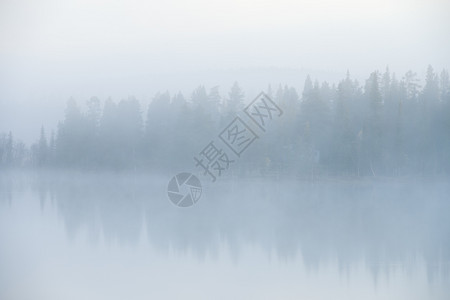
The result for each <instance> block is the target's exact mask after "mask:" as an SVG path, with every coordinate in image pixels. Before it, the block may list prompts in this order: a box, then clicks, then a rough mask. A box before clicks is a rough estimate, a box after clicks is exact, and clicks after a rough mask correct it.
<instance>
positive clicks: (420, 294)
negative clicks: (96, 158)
mask: <svg viewBox="0 0 450 300" xmlns="http://www.w3.org/2000/svg"><path fill="white" fill-rule="evenodd" d="M166 183H167V177H166V176H162V175H155V176H150V175H143V174H137V173H131V174H117V173H109V172H105V173H102V174H92V173H89V174H86V173H79V172H30V173H23V172H19V173H17V172H12V173H3V174H1V177H0V191H1V193H0V243H1V245H2V246H1V247H0V265H1V268H0V298H1V299H46V300H51V299H124V298H126V299H149V298H158V299H173V298H181V297H183V298H185V299H230V298H232V299H330V298H333V299H448V296H449V294H450V219H449V218H448V212H449V210H450V203H449V201H448V196H449V194H450V184H449V183H448V180H429V179H425V180H423V179H403V180H397V181H395V182H392V180H387V179H379V180H359V181H353V180H321V181H298V180H295V179H292V178H284V179H281V178H279V179H277V178H266V179H261V178H258V177H251V176H249V177H246V178H241V179H239V180H236V179H232V178H227V179H222V180H221V181H220V182H219V181H218V182H215V183H211V184H208V183H205V186H204V195H203V198H202V199H201V201H199V202H198V203H197V204H196V206H194V207H191V208H190V209H180V208H176V207H175V206H174V205H173V204H171V203H170V202H169V201H167V195H166V192H165V189H163V188H161V187H162V186H165V185H166Z"/></svg>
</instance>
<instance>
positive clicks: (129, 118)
mask: <svg viewBox="0 0 450 300" xmlns="http://www.w3.org/2000/svg"><path fill="white" fill-rule="evenodd" d="M420 82H421V80H420V78H418V76H417V74H416V73H414V72H412V71H408V72H407V73H406V74H405V75H404V76H402V77H401V78H398V76H396V74H395V73H391V72H390V71H389V69H386V71H385V72H383V73H380V72H378V71H376V72H373V73H371V74H370V76H369V77H368V78H367V80H366V81H365V82H364V83H363V84H361V83H359V82H358V81H357V80H353V79H352V78H351V76H350V74H349V72H347V76H346V77H345V78H344V79H342V80H341V81H340V82H339V83H338V84H337V85H336V84H333V85H330V84H328V83H327V82H322V83H320V82H319V81H317V80H315V81H313V80H312V79H311V78H310V77H309V76H308V77H307V78H306V80H305V82H304V85H303V91H298V90H297V89H295V88H294V87H289V86H286V85H285V86H282V85H279V86H278V87H276V88H275V87H272V86H270V85H269V86H268V88H267V90H266V91H265V93H266V94H267V95H268V96H269V97H271V99H273V100H274V101H275V102H276V103H277V104H278V105H279V106H280V107H281V108H282V110H283V111H284V115H283V116H282V118H280V120H279V121H278V122H276V124H275V127H276V129H274V130H272V132H269V133H268V134H266V135H264V136H263V137H262V138H261V139H259V140H258V144H257V146H255V147H253V148H252V150H251V154H249V155H248V156H246V157H245V159H242V160H240V161H239V164H235V165H233V169H234V171H237V172H240V174H247V173H249V172H253V173H255V170H256V173H257V174H256V175H264V174H266V173H265V172H269V173H271V174H273V172H276V174H278V175H294V176H301V177H310V176H313V177H317V176H319V177H321V176H344V177H360V176H409V175H413V174H415V175H421V176H422V175H448V174H450V80H449V73H448V71H446V70H442V71H441V72H437V71H435V70H433V68H432V67H431V66H429V67H428V70H427V73H426V78H424V84H422V85H421V84H420ZM220 92H221V90H219V87H213V88H210V89H207V88H205V87H204V86H199V87H197V88H196V89H195V90H194V91H193V92H192V94H191V95H188V96H187V95H183V94H182V93H177V94H174V95H171V94H170V93H169V92H161V93H158V94H156V95H155V96H154V98H153V100H152V102H151V103H150V105H149V106H148V108H144V107H141V105H140V101H139V99H136V98H135V97H129V98H128V99H123V100H120V101H115V100H112V99H110V98H109V99H105V100H104V101H103V100H100V99H98V98H97V97H92V98H90V99H88V100H87V101H86V100H80V99H77V100H78V101H77V100H75V99H73V98H71V99H69V100H68V101H67V107H66V110H65V115H64V116H62V118H61V121H60V122H59V123H58V126H57V128H56V129H47V128H43V127H42V128H40V136H39V138H38V139H37V140H36V142H35V143H34V144H32V145H30V146H27V145H25V144H24V143H23V142H21V141H20V139H18V138H16V137H15V136H14V133H13V132H9V133H2V134H1V135H0V167H1V168H2V169H7V168H56V169H59V168H68V169H83V170H140V171H158V172H161V171H164V170H172V169H175V170H176V169H178V168H180V167H189V166H191V165H193V163H192V157H193V156H194V155H195V154H196V153H198V152H199V151H200V150H201V148H202V146H203V144H205V142H206V141H207V140H205V138H206V139H213V138H214V137H215V136H216V135H217V133H218V132H219V131H220V129H221V128H224V127H225V126H226V125H227V123H229V122H230V121H231V120H232V119H233V118H234V117H235V116H236V115H238V113H239V112H240V111H241V110H242V109H243V108H244V106H245V104H246V103H247V102H249V101H251V100H252V99H247V97H246V94H245V90H244V88H243V87H241V86H240V85H239V84H238V83H237V82H235V83H234V85H233V86H232V87H231V89H230V90H229V91H228V92H226V93H224V94H221V93H220ZM24 109H26V108H24ZM36 135H37V136H38V135H39V129H38V128H37V129H36Z"/></svg>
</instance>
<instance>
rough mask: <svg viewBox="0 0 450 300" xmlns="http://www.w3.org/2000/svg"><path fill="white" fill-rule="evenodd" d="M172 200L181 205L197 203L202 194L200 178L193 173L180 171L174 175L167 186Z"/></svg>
mask: <svg viewBox="0 0 450 300" xmlns="http://www.w3.org/2000/svg"><path fill="white" fill-rule="evenodd" d="M167 194H168V196H169V199H170V201H172V203H173V204H175V205H176V206H179V207H189V206H192V205H194V204H195V203H197V201H198V200H199V199H200V197H201V195H202V185H201V183H200V180H199V179H198V178H197V177H196V176H195V175H193V174H191V173H186V172H184V173H179V174H177V175H176V176H174V177H172V179H171V180H170V181H169V185H168V186H167Z"/></svg>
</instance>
